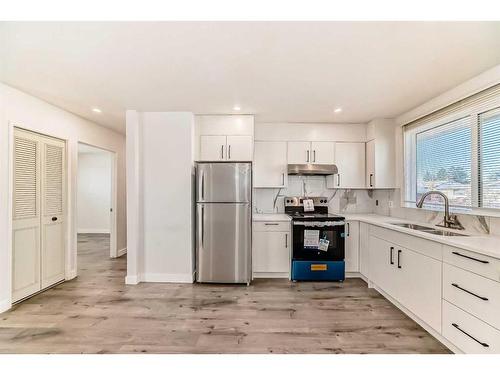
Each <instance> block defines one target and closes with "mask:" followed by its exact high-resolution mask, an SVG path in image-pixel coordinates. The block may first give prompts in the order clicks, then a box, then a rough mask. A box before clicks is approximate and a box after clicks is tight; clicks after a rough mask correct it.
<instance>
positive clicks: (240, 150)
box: [226, 135, 253, 161]
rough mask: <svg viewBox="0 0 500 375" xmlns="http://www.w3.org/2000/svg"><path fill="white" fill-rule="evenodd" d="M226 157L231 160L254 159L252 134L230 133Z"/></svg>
mask: <svg viewBox="0 0 500 375" xmlns="http://www.w3.org/2000/svg"><path fill="white" fill-rule="evenodd" d="M226 158H227V160H230V161H252V159H253V142H252V137H251V136H250V135H228V136H227V154H226Z"/></svg>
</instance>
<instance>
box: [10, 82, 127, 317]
mask: <svg viewBox="0 0 500 375" xmlns="http://www.w3.org/2000/svg"><path fill="white" fill-rule="evenodd" d="M13 126H19V127H22V128H24V129H28V130H32V131H36V132H40V133H44V134H48V135H51V136H54V137H58V138H61V139H64V140H66V142H67V158H68V163H67V164H68V184H67V186H68V207H67V212H68V220H67V233H68V238H67V244H66V248H67V249H66V250H67V257H66V258H67V259H66V260H67V269H66V278H67V279H70V278H73V277H75V276H76V270H77V268H76V246H77V238H76V214H75V212H76V207H77V206H76V205H77V197H76V194H75V187H76V181H77V173H76V171H77V162H78V142H83V143H87V144H91V145H95V146H98V147H101V148H104V149H107V150H110V151H113V152H115V153H116V158H117V182H118V183H117V207H116V215H117V247H118V249H119V251H120V250H121V249H124V248H126V246H127V245H126V241H127V236H126V202H125V158H124V156H125V154H124V152H125V137H124V136H123V135H122V134H119V133H116V132H114V131H111V130H109V129H106V128H104V127H102V126H99V125H97V124H95V123H92V122H90V121H88V120H85V119H83V118H81V117H78V116H76V115H73V114H71V113H69V112H66V111H64V110H62V109H60V108H58V107H55V106H53V105H50V104H48V103H46V102H44V101H42V100H40V99H37V98H35V97H33V96H30V95H27V94H25V93H23V92H21V91H19V90H16V89H14V88H11V87H9V86H7V85H4V84H1V83H0V207H1V210H0V311H2V310H5V309H6V308H9V307H10V306H11V269H12V267H11V230H12V228H11V199H10V194H11V192H10V190H11V172H12V171H11V149H10V147H11V143H12V130H13Z"/></svg>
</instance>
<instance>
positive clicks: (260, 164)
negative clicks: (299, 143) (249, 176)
mask: <svg viewBox="0 0 500 375" xmlns="http://www.w3.org/2000/svg"><path fill="white" fill-rule="evenodd" d="M254 147H255V150H254V151H255V155H254V167H253V173H254V179H253V181H254V187H285V186H286V182H287V180H288V178H287V163H286V142H255V145H254Z"/></svg>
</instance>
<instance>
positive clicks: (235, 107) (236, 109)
mask: <svg viewBox="0 0 500 375" xmlns="http://www.w3.org/2000/svg"><path fill="white" fill-rule="evenodd" d="M233 109H234V110H235V111H239V110H240V109H241V107H240V106H239V105H235V106H234V107H233Z"/></svg>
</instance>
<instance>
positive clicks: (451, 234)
mask: <svg viewBox="0 0 500 375" xmlns="http://www.w3.org/2000/svg"><path fill="white" fill-rule="evenodd" d="M391 225H395V226H397V227H402V228H407V229H413V230H418V231H419V232H425V233H430V234H435V235H436V236H447V237H454V236H457V237H467V235H466V234H462V233H455V232H450V231H447V230H441V229H436V228H432V227H426V226H424V225H418V224H411V223H391Z"/></svg>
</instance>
